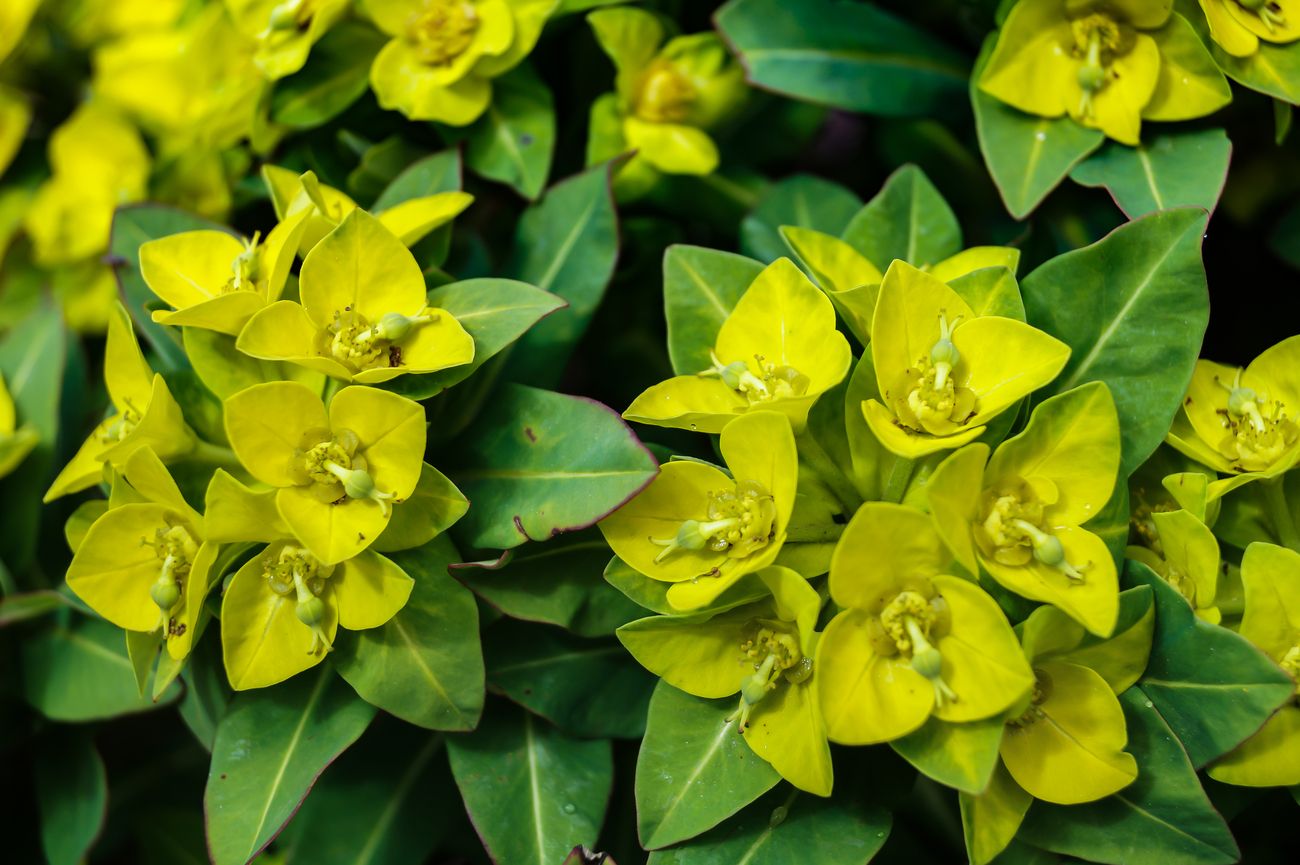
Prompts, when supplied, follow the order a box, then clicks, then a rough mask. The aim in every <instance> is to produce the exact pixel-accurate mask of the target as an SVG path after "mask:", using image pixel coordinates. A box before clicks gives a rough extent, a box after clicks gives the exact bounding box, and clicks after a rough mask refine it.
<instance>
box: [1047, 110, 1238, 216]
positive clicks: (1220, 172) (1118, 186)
mask: <svg viewBox="0 0 1300 865" xmlns="http://www.w3.org/2000/svg"><path fill="white" fill-rule="evenodd" d="M1231 157H1232V142H1230V141H1228V136H1227V134H1226V133H1224V131H1223V130H1222V129H1202V130H1189V131H1186V132H1173V133H1170V134H1168V135H1159V136H1156V137H1155V138H1153V139H1151V141H1149V142H1145V143H1143V144H1141V145H1139V146H1137V147H1128V146H1127V145H1124V144H1120V143H1118V142H1115V141H1111V142H1108V143H1107V144H1106V146H1104V147H1102V148H1101V149H1100V150H1098V151H1097V152H1096V153H1094V154H1093V155H1092V156H1091V157H1089V159H1088V160H1087V161H1086V162H1082V163H1080V164H1079V165H1078V166H1076V167H1075V169H1074V170H1073V171H1071V172H1070V179H1071V180H1073V181H1074V182H1075V183H1082V184H1083V185H1084V186H1102V187H1105V188H1106V190H1107V191H1108V192H1110V195H1111V197H1112V198H1114V199H1115V203H1116V204H1118V205H1119V208H1120V210H1122V211H1124V215H1125V216H1127V217H1128V218H1129V219H1137V218H1138V217H1140V216H1145V215H1146V214H1148V213H1153V212H1155V211H1157V210H1168V209H1169V208H1171V207H1182V206H1185V205H1190V206H1195V207H1202V208H1204V209H1206V210H1208V211H1213V210H1214V206H1215V205H1216V204H1218V203H1219V195H1220V194H1221V193H1222V192H1223V183H1224V181H1225V180H1227V177H1228V161H1229V159H1231Z"/></svg>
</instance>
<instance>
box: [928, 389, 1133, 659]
mask: <svg viewBox="0 0 1300 865" xmlns="http://www.w3.org/2000/svg"><path fill="white" fill-rule="evenodd" d="M1119 451H1120V438H1119V417H1118V415H1117V413H1116V411H1115V404H1114V401H1113V400H1112V399H1111V396H1110V391H1109V390H1108V389H1107V388H1106V386H1105V385H1104V384H1102V383H1100V382H1093V383H1090V384H1086V385H1083V386H1081V387H1077V388H1075V389H1074V390H1071V391H1067V392H1066V393H1063V394H1061V395H1059V396H1055V397H1052V398H1051V399H1049V400H1046V401H1044V402H1043V403H1042V404H1041V405H1040V406H1038V408H1036V409H1034V413H1033V415H1031V417H1030V419H1029V425H1028V426H1027V427H1025V431H1024V432H1022V433H1021V434H1020V435H1018V436H1015V437H1014V438H1011V439H1008V440H1007V441H1005V442H1003V443H1002V444H1001V445H1000V446H999V447H998V449H997V450H996V451H995V452H994V453H993V456H992V458H991V459H990V458H989V448H988V446H987V445H984V444H974V445H970V446H969V447H966V448H964V449H962V450H960V451H957V452H956V453H955V454H953V455H952V456H950V457H948V458H947V459H946V460H944V462H943V463H942V464H941V465H940V466H939V468H937V469H936V470H935V472H934V474H933V475H932V476H931V478H930V482H929V484H928V486H927V493H928V496H929V504H930V510H931V512H932V513H933V514H934V515H935V520H936V522H937V524H938V526H939V530H940V531H941V532H942V533H943V536H944V539H945V540H946V541H947V542H948V544H949V546H950V547H951V548H952V550H953V553H954V555H955V556H956V558H957V561H958V562H959V563H960V564H961V566H962V567H963V568H965V569H966V570H967V571H968V572H969V573H971V574H977V573H979V569H980V567H981V566H982V567H983V568H984V570H986V571H987V572H988V573H989V574H990V575H992V577H993V579H995V580H997V581H998V582H999V583H1000V584H1002V586H1003V587H1004V588H1007V589H1010V590H1011V591H1013V592H1015V593H1016V594H1018V595H1020V596H1021V597H1025V598H1029V599H1030V600H1034V601H1042V602H1044V603H1048V604H1052V605H1054V606H1056V607H1059V608H1060V609H1061V610H1062V611H1064V612H1065V613H1067V614H1068V615H1069V616H1070V617H1071V618H1073V619H1075V620H1076V621H1077V622H1079V623H1080V624H1082V625H1083V626H1084V627H1085V628H1087V629H1088V630H1089V631H1091V632H1092V633H1094V634H1097V635H1100V636H1109V635H1110V633H1111V631H1112V630H1113V629H1114V627H1115V619H1116V616H1117V615H1118V612H1119V588H1118V587H1119V576H1118V574H1117V572H1116V569H1115V562H1114V560H1113V559H1112V558H1111V554H1110V550H1108V549H1107V548H1106V544H1105V542H1104V541H1102V539H1101V538H1099V537H1098V536H1097V535H1095V534H1093V533H1092V532H1090V531H1088V530H1087V529H1084V528H1081V526H1082V525H1083V523H1085V522H1086V521H1087V520H1089V519H1090V518H1092V517H1094V516H1096V515H1097V514H1099V513H1100V512H1101V509H1102V507H1103V506H1104V505H1105V504H1106V502H1107V501H1108V500H1109V499H1110V496H1111V493H1112V492H1113V491H1114V487H1115V478H1116V476H1117V475H1118V473H1119ZM986 463H987V464H986Z"/></svg>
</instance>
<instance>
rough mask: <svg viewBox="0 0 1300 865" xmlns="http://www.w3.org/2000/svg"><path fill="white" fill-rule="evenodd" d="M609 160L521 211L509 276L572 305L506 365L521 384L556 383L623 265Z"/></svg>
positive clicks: (534, 333)
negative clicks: (620, 263)
mask: <svg viewBox="0 0 1300 865" xmlns="http://www.w3.org/2000/svg"><path fill="white" fill-rule="evenodd" d="M613 167H614V166H613V164H612V163H606V164H603V165H598V166H596V167H594V168H589V169H587V170H586V171H584V172H582V173H581V174H577V175H574V176H573V177H570V178H569V179H568V180H564V181H561V182H560V183H557V184H555V185H554V186H552V187H551V188H550V189H548V190H547V191H546V195H545V196H543V197H542V200H541V201H539V202H538V203H537V204H534V205H533V206H531V207H529V208H528V209H527V210H526V211H524V214H523V216H521V217H520V218H519V226H518V228H517V229H516V231H515V242H514V251H513V252H512V254H511V256H510V262H509V263H508V264H507V266H506V272H507V273H508V274H509V275H510V276H513V277H514V278H516V279H521V280H523V281H524V282H527V283H530V284H532V285H535V286H537V287H538V288H540V289H542V290H543V291H550V292H554V293H555V294H558V295H559V296H560V297H562V298H564V299H565V300H566V301H568V303H569V308H568V309H566V310H564V311H563V312H560V313H558V314H556V315H553V316H551V317H550V318H549V319H547V320H546V321H545V322H544V323H542V324H540V325H538V326H537V327H535V328H533V329H532V330H531V331H530V332H529V333H528V335H527V336H525V337H524V338H523V339H522V340H520V342H519V349H518V351H517V352H515V353H514V356H513V357H512V358H511V359H510V361H509V363H508V364H507V373H506V375H507V377H508V378H509V379H511V380H513V381H518V382H522V383H524V384H533V385H544V384H550V383H553V382H556V381H558V380H559V377H560V374H561V373H562V372H563V370H564V365H565V364H566V363H567V362H568V359H569V355H570V353H572V351H573V349H574V347H575V346H576V345H577V343H578V340H579V339H581V338H582V335H583V333H585V332H586V330H587V325H588V324H590V323H591V316H592V314H593V313H595V311H596V307H597V305H599V303H600V299H601V298H602V297H603V296H604V295H605V288H606V286H608V285H609V280H610V277H612V276H613V275H614V263H615V262H616V261H617V260H618V215H617V213H616V211H615V209H614V196H613V193H612V192H611V191H610V172H611V171H612V170H613Z"/></svg>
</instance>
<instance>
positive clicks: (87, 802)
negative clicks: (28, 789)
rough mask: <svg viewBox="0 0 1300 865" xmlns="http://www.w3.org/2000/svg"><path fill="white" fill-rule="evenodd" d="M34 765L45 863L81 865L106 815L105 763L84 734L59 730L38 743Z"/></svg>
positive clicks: (54, 729)
mask: <svg viewBox="0 0 1300 865" xmlns="http://www.w3.org/2000/svg"><path fill="white" fill-rule="evenodd" d="M33 761H34V762H35V764H36V802H37V804H38V805H39V806H40V811H41V847H42V848H44V850H45V858H46V861H48V862H49V865H78V863H80V862H84V861H85V858H86V854H87V853H89V852H90V848H91V846H92V845H93V844H94V843H95V838H96V837H98V835H99V832H100V830H101V829H102V828H103V825H104V819H105V817H106V816H107V807H108V776H107V774H106V773H105V771H104V762H103V761H102V760H101V759H100V758H99V753H98V752H97V751H96V750H95V746H94V744H93V743H92V742H91V740H90V738H89V737H88V736H87V735H86V734H85V733H84V732H82V731H79V730H76V729H74V728H70V727H57V726H56V727H51V728H49V729H48V730H46V731H45V734H44V735H43V736H41V738H40V739H38V740H37V745H36V751H35V753H34V754H33Z"/></svg>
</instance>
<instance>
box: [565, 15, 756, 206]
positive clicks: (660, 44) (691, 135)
mask: <svg viewBox="0 0 1300 865" xmlns="http://www.w3.org/2000/svg"><path fill="white" fill-rule="evenodd" d="M587 20H588V21H589V22H590V23H591V27H592V29H593V30H594V31H595V33H596V40H597V41H598V42H599V43H600V47H601V48H602V49H604V51H605V53H606V54H607V55H609V58H610V59H611V60H612V61H614V66H615V67H616V68H617V70H618V74H617V77H616V79H615V93H612V94H609V95H607V96H604V97H601V98H600V99H599V100H597V102H596V104H595V105H593V106H592V118H593V120H592V128H593V141H592V142H591V144H589V148H588V154H589V156H588V161H589V162H595V161H601V160H603V159H607V158H609V157H611V156H614V155H617V154H618V153H621V152H624V151H626V150H630V149H634V150H636V151H637V155H636V157H634V158H633V160H632V161H631V163H629V164H628V165H627V166H625V167H624V169H623V174H631V175H636V174H637V173H638V172H644V171H646V170H647V168H648V169H650V176H649V177H646V178H644V179H642V180H641V181H639V182H640V184H641V185H645V183H647V182H651V183H652V182H653V172H654V171H656V170H657V171H662V172H664V173H667V174H709V173H710V172H712V171H713V170H714V169H715V168H716V167H717V165H718V148H717V145H715V144H714V143H713V139H712V138H710V137H709V134H708V132H706V131H705V130H707V129H708V128H710V127H712V126H715V125H717V124H718V123H719V122H721V121H722V120H724V119H725V118H726V117H727V116H728V115H730V114H732V113H734V112H735V110H736V109H737V108H739V107H740V105H741V103H742V101H743V100H744V96H745V83H744V70H743V69H741V67H740V65H739V64H738V63H736V62H735V61H734V60H733V59H732V57H731V55H730V53H729V52H728V51H727V48H726V46H725V45H724V44H723V42H722V40H721V39H720V38H719V37H718V36H717V35H716V34H714V33H695V34H691V35H689V36H677V37H674V38H672V39H669V40H667V42H665V41H664V40H665V36H666V34H665V33H664V28H663V25H662V24H661V23H660V21H659V19H658V18H657V17H656V16H655V15H653V14H651V13H650V12H647V11H645V10H643V9H636V8H632V7H620V8H618V9H601V10H599V11H596V12H593V13H591V14H590V15H588V16H587ZM605 129H608V132H609V133H610V134H608V135H606V136H605V137H607V138H608V140H600V138H598V136H599V135H601V134H602V132H601V131H602V130H605ZM634 183H635V182H634Z"/></svg>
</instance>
